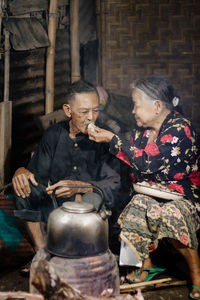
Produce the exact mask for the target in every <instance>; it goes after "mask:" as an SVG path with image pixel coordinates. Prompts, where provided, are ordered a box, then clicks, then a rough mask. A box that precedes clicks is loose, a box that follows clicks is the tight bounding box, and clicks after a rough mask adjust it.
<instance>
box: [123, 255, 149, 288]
mask: <svg viewBox="0 0 200 300" xmlns="http://www.w3.org/2000/svg"><path fill="white" fill-rule="evenodd" d="M152 267H153V264H152V262H151V259H150V258H149V257H148V258H146V259H145V260H144V261H143V262H142V267H141V268H140V269H139V270H138V271H137V272H138V276H136V273H135V271H132V272H131V273H129V274H128V275H127V276H126V279H127V280H130V281H132V280H133V281H135V282H140V281H144V280H145V279H146V278H147V275H148V272H147V271H142V269H145V268H152Z"/></svg>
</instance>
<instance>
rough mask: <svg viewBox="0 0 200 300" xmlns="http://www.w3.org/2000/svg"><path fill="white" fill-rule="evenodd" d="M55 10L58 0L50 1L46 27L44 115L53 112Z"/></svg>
mask: <svg viewBox="0 0 200 300" xmlns="http://www.w3.org/2000/svg"><path fill="white" fill-rule="evenodd" d="M57 8H58V0H50V4H49V26H48V36H49V41H50V46H49V47H48V49H47V63H46V106H45V114H48V113H51V112H53V110H54V61H55V44H56V26H57Z"/></svg>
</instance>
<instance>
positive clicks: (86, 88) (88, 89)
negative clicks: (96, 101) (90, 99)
mask: <svg viewBox="0 0 200 300" xmlns="http://www.w3.org/2000/svg"><path fill="white" fill-rule="evenodd" d="M92 92H93V93H94V92H95V93H96V94H97V96H98V98H99V95H98V92H97V89H96V87H95V86H94V85H93V84H92V83H90V82H88V81H86V80H83V79H80V80H78V81H75V82H74V83H72V84H71V85H70V87H69V89H68V90H67V93H66V96H65V102H66V103H67V104H71V103H72V102H73V101H74V98H75V95H76V94H82V93H92Z"/></svg>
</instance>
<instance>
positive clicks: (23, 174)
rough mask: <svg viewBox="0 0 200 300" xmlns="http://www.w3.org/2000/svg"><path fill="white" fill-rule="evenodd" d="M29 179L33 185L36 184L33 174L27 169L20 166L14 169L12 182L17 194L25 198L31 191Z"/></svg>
mask: <svg viewBox="0 0 200 300" xmlns="http://www.w3.org/2000/svg"><path fill="white" fill-rule="evenodd" d="M29 180H30V181H31V182H32V184H33V185H35V186H37V185H38V183H37V181H36V180H35V176H34V174H33V173H31V172H30V171H29V170H27V169H25V168H23V167H22V168H19V169H17V170H16V171H15V174H14V176H13V178H12V184H13V188H14V190H15V193H16V194H17V196H19V197H22V198H26V197H28V196H29V194H30V192H31V189H30V185H29Z"/></svg>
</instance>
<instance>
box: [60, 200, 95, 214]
mask: <svg viewBox="0 0 200 300" xmlns="http://www.w3.org/2000/svg"><path fill="white" fill-rule="evenodd" d="M62 209H63V210H65V211H67V212H75V213H78V214H83V213H89V212H92V211H94V205H93V204H92V203H87V202H81V203H78V202H64V203H63V204H62Z"/></svg>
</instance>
